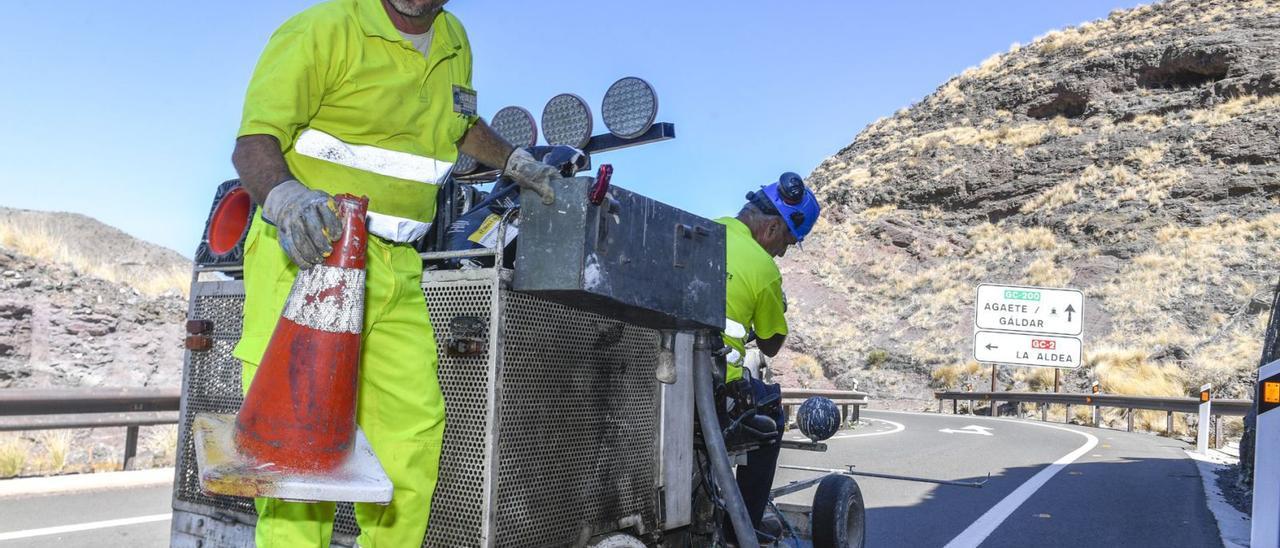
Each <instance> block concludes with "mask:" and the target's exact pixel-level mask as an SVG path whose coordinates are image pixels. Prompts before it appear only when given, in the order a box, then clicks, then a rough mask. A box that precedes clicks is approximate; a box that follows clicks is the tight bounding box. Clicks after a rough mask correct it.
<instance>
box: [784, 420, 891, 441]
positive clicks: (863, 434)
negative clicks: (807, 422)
mask: <svg viewBox="0 0 1280 548" xmlns="http://www.w3.org/2000/svg"><path fill="white" fill-rule="evenodd" d="M863 420H867V421H876V422H883V423H887V424H890V425H892V426H893V429H892V430H884V431H881V432H864V433H862V434H844V435H840V436H831V437H830V438H827V440H842V439H846V438H865V437H868V436H884V435H886V434H897V433H898V432H901V431H903V430H906V429H907V427H906V426H903V425H902V423H900V422H893V421H891V420H885V419H873V418H869V417H867V418H864V419H863ZM791 439H792V441H809V438H806V437H804V436H796V437H793V438H791ZM827 440H823V441H827Z"/></svg>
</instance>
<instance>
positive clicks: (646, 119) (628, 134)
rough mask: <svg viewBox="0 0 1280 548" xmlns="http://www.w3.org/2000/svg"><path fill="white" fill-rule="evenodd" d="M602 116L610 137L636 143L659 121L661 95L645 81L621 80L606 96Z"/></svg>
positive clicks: (630, 77)
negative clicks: (611, 135)
mask: <svg viewBox="0 0 1280 548" xmlns="http://www.w3.org/2000/svg"><path fill="white" fill-rule="evenodd" d="M600 116H601V117H602V118H604V126H605V127H607V128H609V133H612V134H614V136H616V137H618V138H621V139H634V138H636V137H639V136H641V135H644V132H646V131H649V128H650V127H652V126H653V121H654V120H655V119H656V118H657V117H658V93H657V92H655V91H654V90H653V86H651V85H649V82H646V81H644V80H643V79H640V78H636V77H634V76H628V77H626V78H622V79H621V80H618V81H617V82H614V83H613V85H611V86H609V91H606V92H605V94H604V104H602V105H601V106H600Z"/></svg>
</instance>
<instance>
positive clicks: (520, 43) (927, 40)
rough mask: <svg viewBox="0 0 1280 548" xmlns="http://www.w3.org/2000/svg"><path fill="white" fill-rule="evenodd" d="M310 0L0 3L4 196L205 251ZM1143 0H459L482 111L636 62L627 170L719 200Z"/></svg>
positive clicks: (676, 191)
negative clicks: (247, 114) (265, 92)
mask: <svg viewBox="0 0 1280 548" xmlns="http://www.w3.org/2000/svg"><path fill="white" fill-rule="evenodd" d="M313 3H314V2H312V1H305V0H270V1H268V0H258V1H247V0H219V1H216V2H201V3H194V4H193V3H174V2H171V1H169V2H160V1H155V0H137V1H134V0H130V1H128V2H102V1H93V2H90V1H87V0H66V1H61V2H44V1H37V0H10V1H8V2H6V3H5V4H6V5H5V17H3V18H0V75H3V78H2V79H0V122H2V123H3V127H4V128H5V131H2V132H0V205H3V206H9V207H20V208H29V209H42V210H60V211H74V212H79V213H84V214H87V215H91V216H93V217H96V218H98V219H100V220H102V221H104V222H107V223H109V224H111V225H114V226H117V227H119V228H121V229H123V230H125V231H127V232H129V233H131V234H134V235H136V236H139V237H142V238H144V239H147V240H150V241H153V242H157V243H160V244H163V245H165V246H168V247H171V248H173V249H176V250H178V251H179V252H181V253H182V254H184V255H187V256H190V255H191V254H192V252H193V251H194V249H195V245H196V243H197V242H198V241H199V237H200V230H201V229H202V227H203V224H204V218H205V215H206V214H207V212H208V208H209V200H210V198H211V196H212V192H213V188H214V187H215V186H216V185H217V184H218V183H219V182H221V181H223V180H225V179H229V178H233V177H234V176H235V174H234V171H233V170H232V168H231V163H230V160H229V157H230V154H231V148H232V145H233V143H234V138H235V131H236V128H237V126H238V124H239V118H240V107H241V100H242V99H243V93H244V89H245V85H246V83H247V82H248V79H249V76H250V74H251V72H252V70H253V65H254V63H255V62H256V60H257V56H258V54H259V52H261V50H262V47H263V45H264V44H265V43H266V40H267V37H268V36H269V35H270V34H271V32H272V30H274V29H275V27H276V26H278V25H279V24H280V23H281V22H283V21H284V20H285V19H287V18H288V17H289V16H290V15H291V14H293V13H295V12H297V11H300V10H302V9H304V8H305V7H306V6H308V5H311V4H313ZM1139 3H1141V2H1137V1H1134V0H1070V1H1066V0H1052V1H1051V0H968V1H965V2H951V1H941V0H939V1H923V0H896V1H893V2H882V1H875V2H872V1H853V0H844V1H841V0H823V1H798V2H764V1H758V0H739V1H736V2H727V1H689V0H683V1H681V0H667V1H659V0H653V1H630V2H621V1H599V0H596V1H590V0H570V1H556V2H532V1H522V2H516V1H511V0H503V1H498V0H488V1H481V0H454V1H452V2H450V4H449V5H448V8H449V9H450V10H452V11H453V12H454V13H456V14H457V15H458V16H459V17H460V18H461V20H462V21H463V23H464V24H465V25H466V26H467V29H468V33H469V35H470V37H471V42H472V45H473V48H474V50H475V59H476V66H475V70H474V72H475V82H474V83H475V85H476V88H477V89H478V90H479V104H480V111H481V114H483V115H485V116H486V117H487V116H489V115H492V114H493V113H494V112H496V111H497V110H498V109H499V108H501V107H503V106H506V105H520V106H524V107H526V108H528V109H529V110H530V111H532V112H533V113H534V115H535V116H539V115H540V112H541V110H542V105H543V104H544V103H545V102H546V101H547V99H549V98H551V97H552V96H553V95H555V94H557V93H561V92H573V93H577V94H578V95H581V96H583V97H584V98H585V99H586V100H587V101H588V102H589V103H591V104H592V105H593V109H594V110H596V128H597V133H600V132H602V131H604V125H603V123H601V122H600V121H599V108H598V105H599V102H600V99H601V97H602V96H603V94H604V91H605V90H606V89H607V88H608V86H609V84H610V83H611V82H613V81H614V80H616V79H617V78H619V77H622V76H629V75H634V76H641V77H643V78H646V79H648V80H649V81H650V82H652V83H653V84H654V86H655V87H656V88H657V90H658V95H659V97H660V111H659V120H661V121H667V122H673V123H675V124H676V135H677V139H675V140H674V141H668V142H664V143H658V144H653V145H649V146H645V147H639V148H635V149H629V150H625V151H618V152H614V153H609V154H604V155H601V156H599V157H597V158H596V163H602V162H609V163H612V164H613V165H614V169H615V173H614V182H615V183H616V184H619V185H622V186H626V187H628V188H631V189H633V190H636V191H639V192H642V193H644V194H647V195H649V196H652V197H654V198H657V199H660V200H662V201H665V202H668V203H671V204H673V205H676V206H678V207H681V208H684V209H687V210H690V211H693V212H695V213H698V214H701V215H705V216H719V215H725V214H730V213H732V212H735V211H737V208H738V207H739V206H740V205H741V202H742V197H743V195H744V194H745V193H746V191H747V190H750V189H753V188H755V187H756V186H758V185H760V184H764V183H767V182H769V181H771V180H774V179H775V178H776V177H777V175H778V173H780V172H782V171H796V172H798V173H800V174H801V175H807V174H808V173H809V171H810V170H812V169H813V168H814V167H815V166H817V165H818V163H819V162H821V161H822V160H823V159H824V158H826V157H827V156H829V155H831V154H833V153H834V152H835V151H837V150H839V149H840V148H842V147H844V146H845V145H847V144H848V143H849V142H851V141H852V140H853V138H854V136H855V135H857V133H858V132H859V131H860V130H861V129H862V128H863V127H864V126H865V125H866V124H868V123H870V122H872V121H874V120H875V119H876V118H879V117H881V116H887V115H890V114H892V113H893V112H894V111H895V110H897V109H899V108H901V107H903V106H907V105H909V104H911V103H913V102H915V101H917V100H919V99H920V98H921V97H923V96H925V95H927V94H928V93H930V92H932V91H933V90H934V89H935V88H936V87H937V86H938V85H940V84H942V83H943V82H944V81H946V80H947V79H948V78H950V77H951V76H952V75H954V74H956V73H959V72H960V71H962V70H963V69H965V68H966V67H968V66H971V65H975V64H977V63H979V62H981V61H982V60H983V59H985V58H986V57H988V56H989V55H991V54H993V53H996V52H1000V51H1004V50H1006V49H1008V47H1009V45H1010V44H1011V43H1013V42H1021V43H1026V42H1029V41H1031V40H1032V39H1033V38H1035V37H1036V36H1039V35H1041V34H1043V33H1045V32H1046V31H1048V30H1051V29H1055V28H1061V27H1064V26H1068V25H1074V24H1078V23H1081V22H1084V21H1088V20H1092V19H1096V18H1100V17H1105V16H1106V15H1107V13H1109V12H1110V11H1111V10H1112V9H1116V8H1126V7H1132V6H1134V5H1137V4H1139Z"/></svg>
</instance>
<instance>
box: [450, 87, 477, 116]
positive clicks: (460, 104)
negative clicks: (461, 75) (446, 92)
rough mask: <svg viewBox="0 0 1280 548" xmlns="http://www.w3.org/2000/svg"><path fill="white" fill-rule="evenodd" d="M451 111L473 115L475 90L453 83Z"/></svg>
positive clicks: (474, 112) (474, 111)
mask: <svg viewBox="0 0 1280 548" xmlns="http://www.w3.org/2000/svg"><path fill="white" fill-rule="evenodd" d="M453 111H454V112H456V113H458V114H461V115H463V116H475V115H476V90H474V89H470V88H467V87H464V86H459V85H457V84H454V86H453Z"/></svg>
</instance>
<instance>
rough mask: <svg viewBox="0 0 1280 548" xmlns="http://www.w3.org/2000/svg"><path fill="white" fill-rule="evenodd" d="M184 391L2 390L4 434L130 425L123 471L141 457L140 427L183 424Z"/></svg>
mask: <svg viewBox="0 0 1280 548" xmlns="http://www.w3.org/2000/svg"><path fill="white" fill-rule="evenodd" d="M180 398H181V392H180V391H178V390H176V389H169V390H161V389H154V388H73V389H50V390H44V389H40V390H24V389H5V390H0V432H5V431H16V430H57V429H65V428H112V427H124V428H125V429H126V430H125V442H124V460H123V461H122V462H121V465H122V468H123V469H125V470H128V469H130V468H132V466H133V459H134V457H136V456H137V455H138V428H139V427H142V426H152V425H158V424H177V422H178V405H179V400H180Z"/></svg>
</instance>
